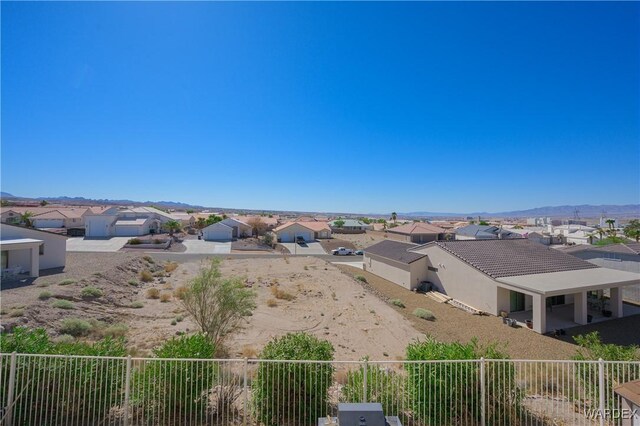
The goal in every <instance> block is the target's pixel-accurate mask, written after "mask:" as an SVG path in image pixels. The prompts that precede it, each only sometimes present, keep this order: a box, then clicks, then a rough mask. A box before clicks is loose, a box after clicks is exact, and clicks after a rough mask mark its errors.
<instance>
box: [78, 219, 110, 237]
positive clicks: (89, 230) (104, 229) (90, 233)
mask: <svg viewBox="0 0 640 426" xmlns="http://www.w3.org/2000/svg"><path fill="white" fill-rule="evenodd" d="M115 220H116V216H112V215H95V216H87V217H86V218H85V236H87V237H111V236H113V234H114V225H113V223H114V222H115Z"/></svg>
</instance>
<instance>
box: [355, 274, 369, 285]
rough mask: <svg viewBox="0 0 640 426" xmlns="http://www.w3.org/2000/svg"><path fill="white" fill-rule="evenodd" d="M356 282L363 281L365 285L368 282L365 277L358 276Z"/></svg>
mask: <svg viewBox="0 0 640 426" xmlns="http://www.w3.org/2000/svg"><path fill="white" fill-rule="evenodd" d="M356 280H358V281H361V282H363V283H366V282H367V279H366V278H365V276H364V275H356Z"/></svg>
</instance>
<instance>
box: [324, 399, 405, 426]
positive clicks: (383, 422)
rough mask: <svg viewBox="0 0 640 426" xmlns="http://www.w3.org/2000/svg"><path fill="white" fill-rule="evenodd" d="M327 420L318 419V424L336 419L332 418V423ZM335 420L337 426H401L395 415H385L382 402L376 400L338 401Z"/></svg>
mask: <svg viewBox="0 0 640 426" xmlns="http://www.w3.org/2000/svg"><path fill="white" fill-rule="evenodd" d="M327 420H328V419H327V418H326V417H325V418H320V419H318V426H325V425H328V424H332V425H335V424H336V423H335V420H336V419H332V420H333V423H329V422H328V421H327ZM337 421H338V422H337V425H338V426H365V425H366V426H402V424H401V423H400V420H398V418H397V417H395V416H388V417H385V416H384V413H383V412H382V404H380V403H377V402H371V403H356V404H347V403H339V404H338V418H337Z"/></svg>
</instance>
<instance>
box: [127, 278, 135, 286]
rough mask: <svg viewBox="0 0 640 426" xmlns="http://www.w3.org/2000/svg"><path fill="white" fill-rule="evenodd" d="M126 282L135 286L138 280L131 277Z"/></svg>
mask: <svg viewBox="0 0 640 426" xmlns="http://www.w3.org/2000/svg"><path fill="white" fill-rule="evenodd" d="M127 282H128V283H129V285H133V286H137V285H138V280H136V279H135V278H131V279H130V280H129V281H127Z"/></svg>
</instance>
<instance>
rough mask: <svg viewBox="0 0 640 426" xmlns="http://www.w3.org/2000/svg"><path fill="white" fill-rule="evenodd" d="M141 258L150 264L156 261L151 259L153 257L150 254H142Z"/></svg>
mask: <svg viewBox="0 0 640 426" xmlns="http://www.w3.org/2000/svg"><path fill="white" fill-rule="evenodd" d="M142 258H143V259H144V260H145V261H146V262H147V263H150V264H152V265H153V264H154V263H156V262H155V261H154V260H153V258H152V257H151V256H149V255H146V256H142Z"/></svg>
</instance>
